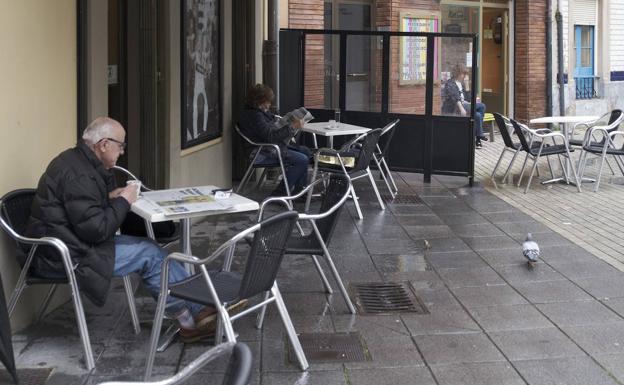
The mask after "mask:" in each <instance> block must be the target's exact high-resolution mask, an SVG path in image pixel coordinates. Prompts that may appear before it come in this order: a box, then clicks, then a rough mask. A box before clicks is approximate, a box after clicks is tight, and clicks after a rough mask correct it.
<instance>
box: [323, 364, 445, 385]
mask: <svg viewBox="0 0 624 385" xmlns="http://www.w3.org/2000/svg"><path fill="white" fill-rule="evenodd" d="M347 376H348V377H349V384H350V385H395V384H419V385H436V382H435V380H434V379H433V377H432V376H431V373H430V372H429V370H428V369H427V368H424V367H398V368H374V369H348V370H347ZM327 384H329V383H327Z"/></svg>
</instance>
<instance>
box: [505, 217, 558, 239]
mask: <svg viewBox="0 0 624 385" xmlns="http://www.w3.org/2000/svg"><path fill="white" fill-rule="evenodd" d="M496 226H497V227H498V228H499V229H501V230H502V231H504V232H505V233H506V234H508V235H516V234H520V235H524V236H526V234H527V233H531V234H537V233H551V232H552V230H551V229H550V228H549V227H548V226H545V225H543V224H541V223H539V222H537V221H535V220H529V221H522V222H520V221H518V222H502V223H497V224H496Z"/></svg>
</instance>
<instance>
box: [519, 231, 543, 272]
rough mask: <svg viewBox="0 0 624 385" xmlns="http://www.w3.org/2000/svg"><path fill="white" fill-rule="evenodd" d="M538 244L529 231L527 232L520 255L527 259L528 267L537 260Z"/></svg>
mask: <svg viewBox="0 0 624 385" xmlns="http://www.w3.org/2000/svg"><path fill="white" fill-rule="evenodd" d="M539 253H540V249H539V245H538V244H537V242H535V241H534V240H533V237H532V236H531V233H528V234H527V237H526V240H525V241H524V242H523V243H522V255H524V257H525V258H526V259H527V263H528V264H529V267H533V264H534V263H535V262H537V259H538V258H539Z"/></svg>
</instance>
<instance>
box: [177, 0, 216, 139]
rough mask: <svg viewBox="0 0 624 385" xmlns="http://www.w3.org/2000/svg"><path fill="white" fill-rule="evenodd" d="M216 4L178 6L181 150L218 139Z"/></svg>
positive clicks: (188, 1) (193, 0)
mask: <svg viewBox="0 0 624 385" xmlns="http://www.w3.org/2000/svg"><path fill="white" fill-rule="evenodd" d="M219 2H220V1H219V0H182V2H181V4H182V10H181V16H182V31H181V40H182V42H181V46H182V52H181V53H182V60H181V71H182V77H181V84H182V90H181V94H182V111H181V112H182V132H181V135H182V137H181V147H182V149H186V148H189V147H193V146H196V145H198V144H201V143H204V142H207V141H209V140H212V139H215V138H218V137H220V136H221V103H220V95H221V76H220V75H221V74H220V72H221V68H220V65H219V63H220V58H221V55H220V44H219V42H220V36H219V30H220V28H219V27H220V25H219V24H220V20H219V12H220V4H219Z"/></svg>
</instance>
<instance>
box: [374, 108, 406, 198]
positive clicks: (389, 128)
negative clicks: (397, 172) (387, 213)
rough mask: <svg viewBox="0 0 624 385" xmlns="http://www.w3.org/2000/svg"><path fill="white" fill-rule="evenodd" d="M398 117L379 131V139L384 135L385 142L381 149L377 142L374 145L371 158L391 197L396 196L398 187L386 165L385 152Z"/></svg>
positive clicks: (388, 146) (392, 135) (397, 122)
mask: <svg viewBox="0 0 624 385" xmlns="http://www.w3.org/2000/svg"><path fill="white" fill-rule="evenodd" d="M399 121H400V119H396V120H394V121H392V122H390V123H389V124H387V125H386V126H385V127H384V128H383V129H382V131H381V135H380V136H379V139H380V140H381V138H383V137H384V136H386V137H387V139H386V142H385V143H384V146H383V149H382V148H381V147H380V146H379V142H377V145H376V146H375V152H374V153H373V160H374V161H375V164H376V165H377V169H378V170H379V174H380V175H381V177H382V179H383V181H384V182H385V183H386V187H388V191H389V192H390V196H391V197H392V199H394V197H396V195H397V194H398V193H399V189H398V188H397V185H396V183H395V182H394V178H393V177H392V173H391V172H390V168H389V167H388V162H386V153H387V152H388V149H389V148H390V142H391V141H392V138H393V137H394V130H395V128H396V126H397V124H399ZM391 184H392V187H391V186H390V185H391Z"/></svg>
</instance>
